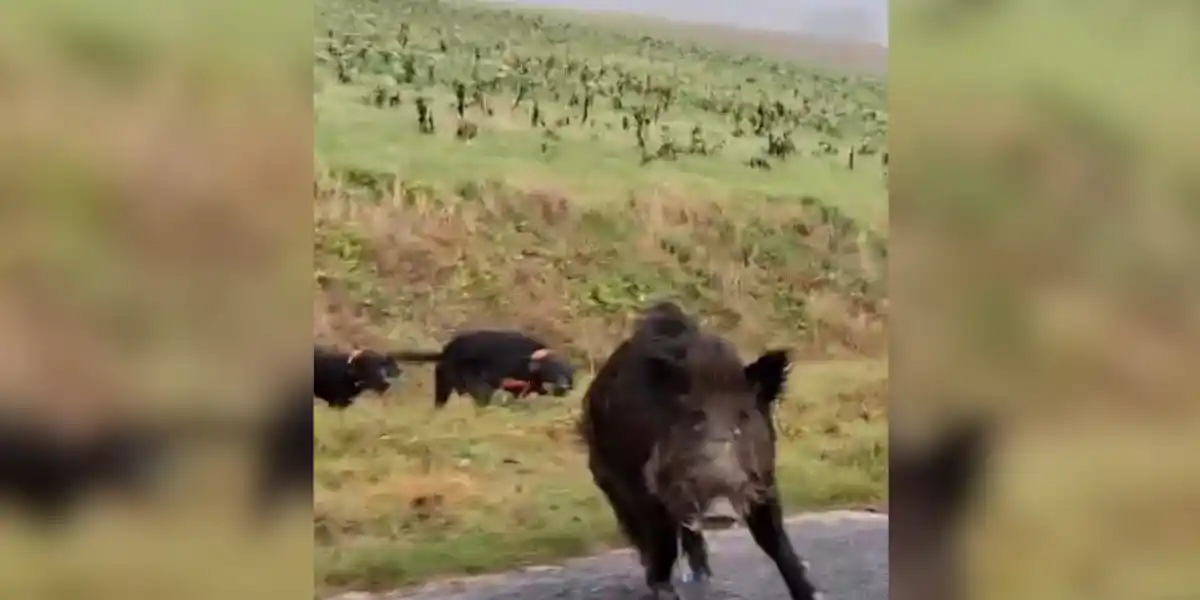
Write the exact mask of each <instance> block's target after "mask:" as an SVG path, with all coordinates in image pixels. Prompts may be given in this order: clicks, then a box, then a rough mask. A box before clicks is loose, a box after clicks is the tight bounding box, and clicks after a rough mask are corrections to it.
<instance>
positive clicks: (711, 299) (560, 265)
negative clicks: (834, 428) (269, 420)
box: [315, 186, 887, 361]
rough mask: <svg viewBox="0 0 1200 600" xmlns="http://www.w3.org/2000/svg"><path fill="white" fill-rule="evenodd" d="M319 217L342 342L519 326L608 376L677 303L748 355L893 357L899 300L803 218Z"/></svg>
mask: <svg viewBox="0 0 1200 600" xmlns="http://www.w3.org/2000/svg"><path fill="white" fill-rule="evenodd" d="M330 187H333V186H330ZM316 211H317V217H316V218H317V223H318V224H317V227H318V239H317V241H316V243H317V246H318V251H319V252H320V256H319V257H318V264H317V269H318V275H317V283H318V293H317V300H316V306H315V307H316V308H317V310H318V313H317V321H316V326H315V333H316V335H317V337H318V339H320V340H324V341H327V342H334V343H359V344H380V343H383V344H396V343H398V342H401V341H411V342H414V343H420V344H423V345H428V344H430V343H432V342H433V341H434V340H443V341H444V340H445V338H446V336H447V335H448V334H449V332H451V331H454V330H457V329H461V328H470V327H479V326H508V327H517V328H520V329H523V330H527V331H530V332H532V333H534V334H536V335H539V336H542V337H544V338H545V339H546V341H547V342H548V343H550V344H553V345H556V346H561V347H563V348H565V349H567V350H569V351H571V352H572V353H573V354H574V355H575V356H576V357H578V358H580V359H584V360H589V361H594V360H598V359H601V358H603V356H604V355H605V354H606V353H607V352H608V351H609V350H610V349H611V348H612V347H613V346H614V344H615V342H616V341H618V340H619V339H620V337H621V336H623V335H624V333H625V327H626V324H627V319H628V318H629V317H630V316H631V315H632V313H633V312H634V311H635V310H636V309H637V308H639V307H640V306H642V305H644V303H645V302H646V301H648V300H649V299H651V298H652V297H656V296H657V295H662V296H671V297H675V298H677V299H679V300H681V301H683V302H684V303H685V304H687V305H689V306H690V307H691V308H692V309H693V310H695V311H697V312H698V313H699V314H700V315H701V316H702V317H703V318H705V319H706V320H708V321H709V322H710V323H711V324H712V326H714V327H716V328H717V329H718V330H720V331H721V332H722V333H723V334H725V335H728V336H730V338H731V339H733V340H735V341H737V342H738V343H741V344H744V345H745V346H747V347H765V346H766V345H769V344H776V343H785V344H788V345H789V346H791V347H793V348H795V350H796V352H797V357H798V358H800V359H820V358H848V357H862V356H869V357H878V356H882V355H883V354H884V353H885V349H886V344H887V335H886V328H885V323H886V300H885V299H883V298H882V297H881V295H882V288H881V287H880V286H881V285H882V283H881V281H880V277H879V276H880V273H879V272H878V271H873V270H872V269H873V267H872V265H871V264H870V263H871V259H870V258H868V257H867V256H866V255H867V254H869V252H868V251H867V250H866V249H864V248H861V247H860V245H859V244H860V243H862V240H861V239H860V237H859V236H858V235H857V232H851V233H850V234H842V233H839V232H837V231H835V229H834V227H833V226H832V225H831V224H829V223H823V222H821V220H820V217H819V216H818V215H817V213H816V212H815V211H814V209H811V208H807V207H804V206H802V205H801V204H800V203H798V202H797V203H795V204H794V205H787V204H783V205H768V206H754V205H742V206H739V205H735V204H728V203H721V202H714V201H704V200H698V199H682V198H667V197H663V196H661V195H660V196H656V197H654V198H653V199H648V200H647V199H637V198H635V199H631V200H629V201H627V202H622V203H614V204H611V205H603V204H593V203H574V202H572V201H571V200H569V199H566V198H563V197H561V196H558V195H557V194H553V193H547V192H538V191H534V192H523V191H518V190H513V189H507V188H503V187H497V188H494V189H490V190H486V191H485V192H483V193H482V194H481V195H479V196H477V197H471V198H462V197H455V196H454V195H452V194H450V193H445V192H439V191H428V192H426V191H420V190H402V191H400V192H399V193H398V194H396V195H391V196H388V197H384V198H381V199H375V200H363V199H361V198H356V197H351V196H347V195H345V194H344V193H340V192H337V191H331V192H330V193H327V194H324V195H323V196H322V197H321V198H319V199H318V202H317V208H316ZM823 260H828V261H830V264H831V265H832V266H831V267H828V268H827V267H823V266H822V264H821V262H822V261H823ZM876 260H877V259H876ZM874 267H878V264H876V265H874ZM839 278H840V279H841V281H838V280H837V279H839ZM856 286H865V287H866V288H867V289H866V292H865V293H862V292H860V291H859V288H858V287H856ZM801 314H803V315H804V318H801V317H800V315H801Z"/></svg>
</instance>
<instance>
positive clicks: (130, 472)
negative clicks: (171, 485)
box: [0, 414, 166, 525]
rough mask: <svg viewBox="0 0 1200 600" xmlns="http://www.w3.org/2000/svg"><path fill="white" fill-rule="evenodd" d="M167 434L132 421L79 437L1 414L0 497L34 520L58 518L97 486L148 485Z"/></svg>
mask: <svg viewBox="0 0 1200 600" xmlns="http://www.w3.org/2000/svg"><path fill="white" fill-rule="evenodd" d="M165 452H166V440H165V439H164V438H163V437H162V436H160V435H157V432H154V431H151V430H150V429H148V428H141V427H136V426H133V425H132V424H114V425H108V426H104V427H102V428H101V429H99V430H97V431H96V432H93V433H92V434H90V435H86V436H84V437H83V438H82V439H78V440H68V439H66V438H64V437H61V436H59V435H56V434H54V433H53V432H52V431H50V430H49V429H47V428H46V427H45V424H43V423H38V422H35V420H33V419H29V418H22V417H21V416H20V415H14V414H4V415H0V497H2V498H4V499H5V500H8V501H10V502H12V503H15V504H16V505H17V506H18V507H20V508H21V509H22V510H23V511H24V512H25V514H27V515H29V516H30V517H32V518H33V520H34V521H35V522H36V523H37V524H39V525H55V524H61V523H63V522H65V521H66V520H68V519H69V517H70V516H71V515H72V513H74V512H75V509H76V508H77V507H78V505H79V504H80V503H81V502H82V501H83V500H84V499H85V498H86V497H87V496H88V495H90V493H91V492H94V491H96V490H97V489H98V488H115V489H118V490H121V491H124V492H126V493H130V494H141V493H144V492H148V491H149V489H148V488H149V486H150V484H152V483H154V481H155V480H156V479H157V477H156V476H157V475H158V474H159V471H160V469H159V468H158V467H159V466H160V462H161V460H162V459H163V458H165V457H164V453H165Z"/></svg>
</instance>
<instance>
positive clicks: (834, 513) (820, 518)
mask: <svg viewBox="0 0 1200 600" xmlns="http://www.w3.org/2000/svg"><path fill="white" fill-rule="evenodd" d="M887 520H888V515H887V513H886V512H877V511H873V510H858V509H834V510H825V511H811V512H801V513H796V514H793V515H790V516H788V517H786V518H784V520H783V521H784V523H786V524H788V525H792V524H797V523H806V522H807V523H813V522H816V523H832V522H837V521H887ZM738 534H745V527H743V526H740V525H739V526H735V527H730V528H728V529H720V530H714V531H706V532H705V533H704V536H705V537H706V538H708V540H709V543H710V544H711V543H713V542H716V541H718V540H721V539H724V538H729V537H733V536H736V535H738ZM631 552H633V550H631V549H629V548H615V549H613V550H607V551H605V552H600V553H598V554H589V555H584V556H573V557H569V558H564V559H563V560H562V561H560V562H558V563H547V564H542V565H530V566H526V567H519V568H516V569H509V570H507V571H500V572H496V573H486V574H482V575H465V576H457V577H447V578H444V579H432V580H430V581H427V582H424V583H420V584H416V585H413V586H409V587H403V588H397V589H394V590H387V591H380V592H360V591H350V592H340V593H338V594H334V595H332V596H324V597H319V598H320V600H380V599H386V598H404V597H405V596H406V595H409V594H415V593H420V592H422V591H427V590H430V589H433V588H445V587H456V586H468V585H471V584H472V583H476V582H481V581H485V580H487V579H492V578H495V577H498V576H504V575H512V574H521V573H538V572H545V571H553V570H557V569H561V568H563V566H564V565H567V564H569V563H571V562H574V561H580V560H588V559H593V558H600V557H605V556H613V555H619V554H628V553H631Z"/></svg>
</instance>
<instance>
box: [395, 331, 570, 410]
mask: <svg viewBox="0 0 1200 600" xmlns="http://www.w3.org/2000/svg"><path fill="white" fill-rule="evenodd" d="M388 356H389V357H391V358H394V359H396V360H399V361H401V362H417V363H420V362H436V363H437V367H436V368H435V370H434V381H435V383H434V392H433V405H434V407H435V408H442V407H443V406H445V405H446V402H448V401H449V400H450V394H451V393H459V394H466V395H469V396H471V397H472V398H473V399H474V400H475V403H476V404H477V405H479V406H486V405H488V404H490V403H491V400H492V396H493V395H494V394H495V393H496V391H498V390H505V391H509V392H512V393H513V395H514V396H516V397H518V398H524V397H525V396H528V395H530V394H538V395H545V394H552V395H554V396H560V397H561V396H564V395H566V394H567V392H569V391H571V389H573V388H574V386H575V370H574V369H573V368H572V367H571V365H570V364H569V363H567V362H566V361H565V360H563V359H562V358H560V357H558V355H557V354H555V353H554V352H553V351H551V350H550V349H549V348H547V347H546V344H544V343H542V342H541V341H540V340H537V339H534V338H532V337H529V336H528V335H525V334H523V333H520V332H518V331H498V330H479V331H469V332H464V333H460V334H458V335H456V336H455V337H454V338H453V339H451V340H450V341H449V342H448V343H447V344H446V345H445V346H444V347H443V348H442V351H441V352H392V353H389V354H388Z"/></svg>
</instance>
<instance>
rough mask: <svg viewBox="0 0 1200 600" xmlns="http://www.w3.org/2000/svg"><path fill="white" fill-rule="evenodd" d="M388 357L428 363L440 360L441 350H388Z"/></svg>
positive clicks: (400, 360)
mask: <svg viewBox="0 0 1200 600" xmlns="http://www.w3.org/2000/svg"><path fill="white" fill-rule="evenodd" d="M387 356H388V358H390V359H392V360H396V361H399V362H408V363H430V362H437V361H439V360H442V353H441V352H410V351H401V352H388V355H387Z"/></svg>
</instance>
